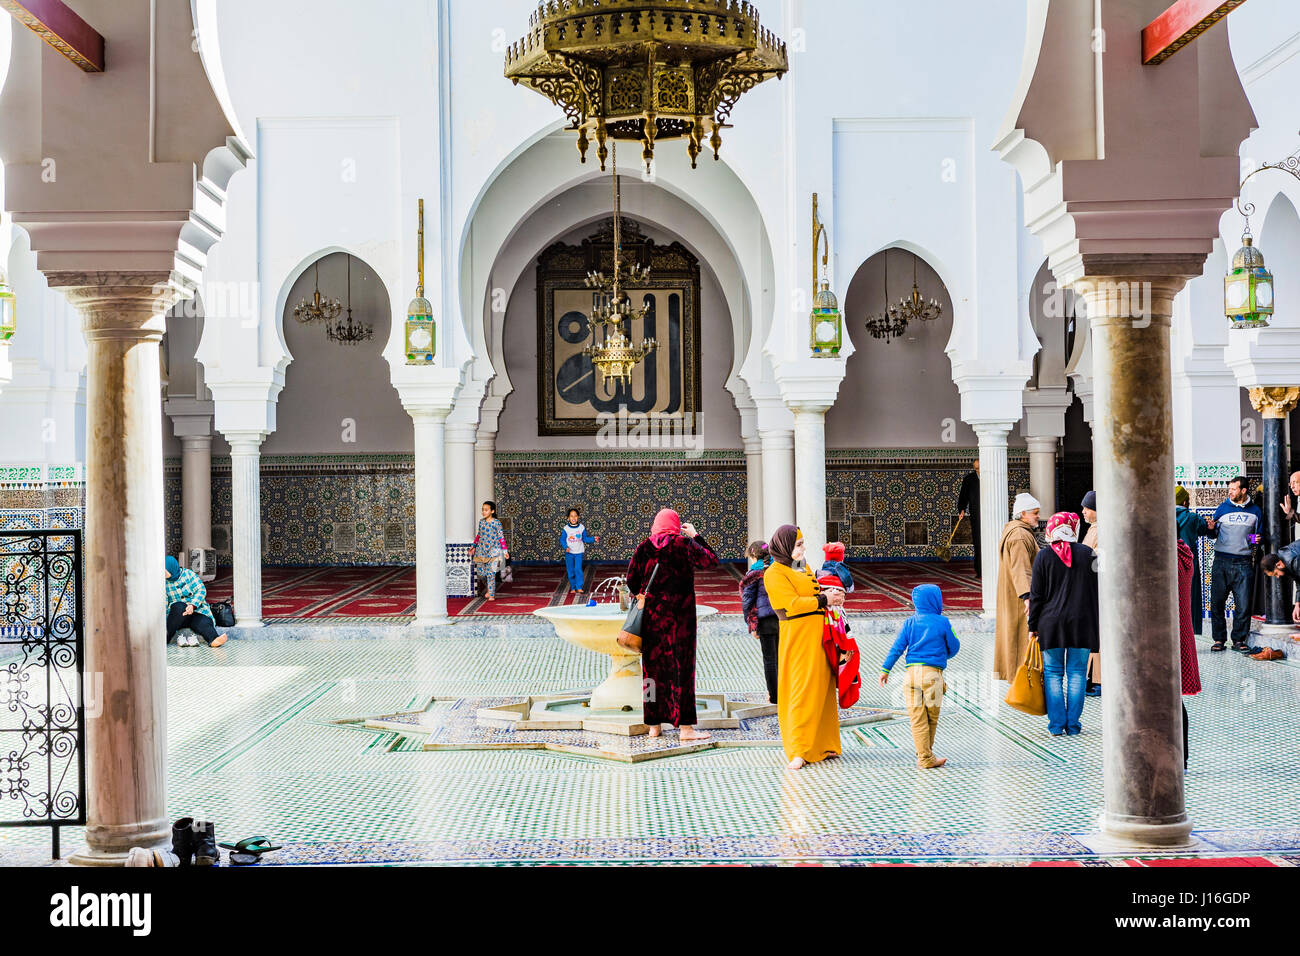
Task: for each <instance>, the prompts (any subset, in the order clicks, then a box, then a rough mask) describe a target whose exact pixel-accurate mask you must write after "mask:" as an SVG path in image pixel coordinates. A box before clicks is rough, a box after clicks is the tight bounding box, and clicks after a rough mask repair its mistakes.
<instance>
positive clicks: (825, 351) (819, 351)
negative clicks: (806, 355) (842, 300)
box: [811, 282, 844, 358]
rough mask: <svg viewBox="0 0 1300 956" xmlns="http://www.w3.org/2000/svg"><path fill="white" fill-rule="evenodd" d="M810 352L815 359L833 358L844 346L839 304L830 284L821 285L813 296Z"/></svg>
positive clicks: (842, 323)
mask: <svg viewBox="0 0 1300 956" xmlns="http://www.w3.org/2000/svg"><path fill="white" fill-rule="evenodd" d="M811 325H812V352H813V356H814V357H816V358H834V357H835V356H837V355H839V354H840V346H841V345H843V344H844V322H843V319H842V317H841V316H840V304H839V302H838V301H837V300H836V298H835V293H834V292H832V291H831V288H830V284H829V283H827V282H823V283H822V287H821V290H820V291H819V292H818V293H817V294H816V295H815V296H813V310H812V322H811Z"/></svg>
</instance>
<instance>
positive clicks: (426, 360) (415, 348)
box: [406, 199, 438, 365]
mask: <svg viewBox="0 0 1300 956" xmlns="http://www.w3.org/2000/svg"><path fill="white" fill-rule="evenodd" d="M419 249H420V251H419V257H420V261H419V273H420V280H419V284H418V285H417V286H416V289H415V298H414V299H412V300H411V304H410V305H408V306H407V307H406V364H407V365H432V364H433V357H434V356H435V355H437V354H438V350H437V339H438V326H437V325H436V324H435V323H434V320H433V305H432V304H431V303H430V302H429V300H428V299H426V298H425V297H424V200H423V199H421V200H420V241H419Z"/></svg>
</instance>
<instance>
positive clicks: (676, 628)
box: [627, 508, 718, 740]
mask: <svg viewBox="0 0 1300 956" xmlns="http://www.w3.org/2000/svg"><path fill="white" fill-rule="evenodd" d="M717 563H718V556H717V555H716V554H714V553H713V549H712V548H711V547H709V545H708V544H707V543H706V542H705V540H704V539H703V538H701V537H700V536H699V534H697V533H696V531H695V528H694V527H693V526H692V525H691V524H690V523H689V522H687V523H686V524H682V519H681V517H680V516H679V515H678V514H677V512H676V511H673V510H671V509H669V508H665V509H663V510H662V511H660V512H659V514H658V515H656V516H655V521H654V526H653V527H652V528H651V529H650V537H648V538H647V539H646V540H644V541H642V542H641V544H640V545H638V546H637V549H636V553H635V554H633V555H632V563H631V564H629V565H628V569H627V586H628V589H629V590H631V592H632V593H633V594H641V593H643V592H645V589H646V585H647V582H649V581H650V572H651V571H652V570H653V569H654V568H655V567H658V569H659V570H658V571H657V572H656V573H655V578H654V581H653V582H650V584H649V591H648V592H646V602H645V619H644V625H643V627H642V629H641V672H642V674H643V676H644V678H645V694H644V695H643V697H644V705H643V706H644V709H645V722H646V723H647V724H649V725H650V736H651V737H658V736H659V734H660V733H661V732H662V726H661V725H663V724H672V725H673V726H674V727H680V728H681V730H682V733H681V739H682V740H704V739H706V738H708V736H709V735H708V734H706V733H704V732H702V731H699V730H696V729H695V727H694V724H695V719H696V718H695V569H696V568H711V567H713V566H714V565H716V564H717Z"/></svg>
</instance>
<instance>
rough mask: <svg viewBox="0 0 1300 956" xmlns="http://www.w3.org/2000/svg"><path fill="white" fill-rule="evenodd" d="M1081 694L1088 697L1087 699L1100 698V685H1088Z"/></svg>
mask: <svg viewBox="0 0 1300 956" xmlns="http://www.w3.org/2000/svg"><path fill="white" fill-rule="evenodd" d="M1083 692H1084V693H1085V694H1086V695H1087V696H1089V697H1100V696H1101V685H1100V684H1089V685H1088V686H1087V687H1086V688H1084V691H1083Z"/></svg>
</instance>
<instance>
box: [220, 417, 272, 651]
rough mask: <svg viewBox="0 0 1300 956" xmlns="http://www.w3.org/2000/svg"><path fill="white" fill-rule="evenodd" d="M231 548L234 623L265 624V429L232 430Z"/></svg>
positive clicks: (256, 625)
mask: <svg viewBox="0 0 1300 956" xmlns="http://www.w3.org/2000/svg"><path fill="white" fill-rule="evenodd" d="M225 435H226V441H227V442H229V443H230V551H231V555H230V557H231V563H232V565H233V567H232V569H231V570H232V571H233V573H234V579H235V580H234V585H235V600H234V604H235V622H236V623H237V624H238V625H239V626H240V627H261V626H262V474H261V463H262V442H263V441H265V440H266V435H265V434H264V433H263V432H257V431H250V432H241V431H229V432H226V433H225Z"/></svg>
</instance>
